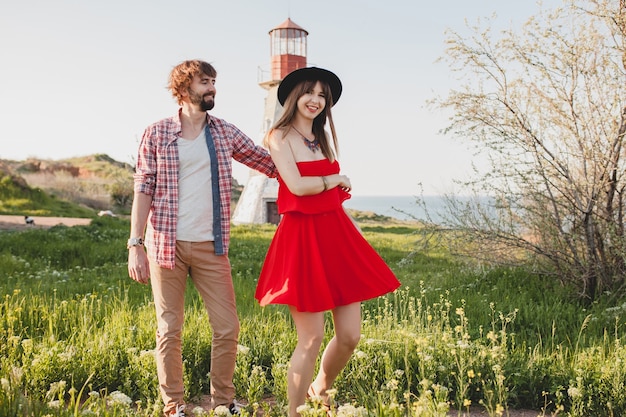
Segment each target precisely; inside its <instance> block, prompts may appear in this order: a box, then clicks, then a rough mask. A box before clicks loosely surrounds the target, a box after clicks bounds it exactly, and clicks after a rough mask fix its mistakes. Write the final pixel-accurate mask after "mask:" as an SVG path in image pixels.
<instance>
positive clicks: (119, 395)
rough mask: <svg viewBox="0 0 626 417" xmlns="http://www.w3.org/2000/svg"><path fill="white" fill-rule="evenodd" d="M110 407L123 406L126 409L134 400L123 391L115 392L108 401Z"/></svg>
mask: <svg viewBox="0 0 626 417" xmlns="http://www.w3.org/2000/svg"><path fill="white" fill-rule="evenodd" d="M107 403H108V404H109V405H123V406H126V407H130V405H131V404H132V403H133V400H131V399H130V397H129V396H128V395H126V394H124V393H123V392H121V391H113V392H112V393H111V394H109V399H108V401H107Z"/></svg>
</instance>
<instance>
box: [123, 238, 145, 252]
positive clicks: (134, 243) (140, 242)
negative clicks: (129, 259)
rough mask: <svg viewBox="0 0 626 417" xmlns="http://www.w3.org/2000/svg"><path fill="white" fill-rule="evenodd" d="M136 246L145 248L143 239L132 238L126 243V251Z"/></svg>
mask: <svg viewBox="0 0 626 417" xmlns="http://www.w3.org/2000/svg"><path fill="white" fill-rule="evenodd" d="M134 246H143V239H142V238H140V237H131V238H130V239H128V242H126V249H130V248H132V247H134Z"/></svg>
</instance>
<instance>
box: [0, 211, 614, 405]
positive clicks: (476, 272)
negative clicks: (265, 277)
mask: <svg viewBox="0 0 626 417" xmlns="http://www.w3.org/2000/svg"><path fill="white" fill-rule="evenodd" d="M128 227H129V224H128V222H127V221H126V220H122V219H119V218H97V219H94V221H93V222H92V224H91V225H89V226H77V227H73V228H68V227H63V226H56V227H54V228H51V229H48V230H41V229H37V230H32V229H31V230H27V231H22V232H0V296H1V298H0V381H2V385H1V388H0V417H3V416H40V415H51V416H69V415H79V414H85V413H86V414H89V413H93V414H92V415H105V416H113V415H115V416H122V415H132V416H153V415H154V416H156V415H159V411H160V407H161V404H160V399H159V396H158V390H157V381H156V370H155V365H154V358H153V355H152V349H153V348H154V328H155V319H154V311H153V309H154V308H153V306H152V302H151V293H150V288H149V287H147V286H143V285H140V284H137V283H135V282H133V281H132V280H130V279H129V278H128V276H127V270H126V257H127V251H126V249H125V241H126V239H127V236H128ZM361 227H362V230H363V233H364V235H365V237H366V238H367V239H368V241H369V242H370V243H371V244H372V245H373V246H374V247H375V248H376V249H377V251H379V253H380V254H381V256H383V258H384V259H385V260H386V261H387V262H388V263H389V265H390V266H391V268H392V269H393V270H394V272H395V273H396V275H397V276H398V278H399V279H400V281H401V282H402V288H401V289H400V290H398V291H397V292H396V293H395V294H391V295H388V296H385V297H381V298H379V299H375V300H371V301H368V302H366V303H364V304H363V338H362V341H361V343H360V344H359V346H358V348H357V351H356V352H355V355H354V356H353V358H352V360H351V361H350V362H349V363H348V366H347V367H346V369H345V370H344V372H342V374H341V375H340V377H339V378H338V380H337V382H336V388H337V393H336V399H337V401H338V402H339V403H340V404H347V405H345V406H344V407H343V408H342V413H343V414H341V415H346V416H347V415H365V414H363V413H365V410H367V412H368V413H369V414H368V415H376V416H395V415H398V416H400V415H408V416H444V415H446V412H447V410H448V409H449V408H450V407H453V408H457V409H461V410H463V409H465V408H467V407H468V406H469V405H470V404H472V405H480V406H481V407H482V408H484V409H485V410H486V411H487V413H488V415H490V416H497V415H502V413H503V412H504V411H505V410H506V409H507V408H516V407H524V408H532V409H535V410H538V414H539V413H542V414H543V415H556V413H557V411H558V410H560V408H561V407H562V408H563V409H564V410H563V411H559V415H570V416H610V415H624V414H625V413H626V399H625V398H624V397H625V396H624V395H623V392H624V388H625V384H626V348H624V346H622V344H621V340H622V338H623V337H624V327H623V324H622V322H621V317H622V316H623V313H624V309H626V305H622V304H621V303H619V301H618V304H609V301H608V300H609V298H607V299H600V300H599V301H598V302H597V303H595V304H594V305H592V306H583V305H582V304H581V303H578V302H577V299H576V297H575V294H571V293H570V292H569V291H568V290H567V288H562V287H560V286H558V285H556V284H555V283H554V282H552V281H549V280H547V279H545V278H543V277H538V276H535V275H533V274H531V273H529V272H527V271H524V270H521V269H489V268H485V267H481V266H478V265H470V264H467V263H461V262H459V261H458V260H455V259H453V258H452V257H450V256H449V255H448V254H447V253H446V251H445V248H439V247H436V246H432V245H431V246H425V245H423V236H421V233H422V231H421V230H420V229H419V227H418V226H416V225H406V224H401V225H398V224H387V223H380V224H373V223H370V222H364V223H363V224H361ZM274 231H275V227H274V226H271V225H264V226H236V227H234V228H233V230H232V244H231V248H230V258H231V263H232V268H233V281H234V284H235V288H236V295H237V303H238V312H239V316H240V320H241V336H240V345H241V349H240V352H239V354H238V357H237V370H236V374H235V384H236V388H237V394H238V397H239V398H240V399H241V400H243V401H245V402H248V403H249V404H250V405H249V406H248V407H247V408H246V410H245V413H248V414H247V415H250V414H249V413H252V412H253V410H254V409H255V407H256V408H263V409H265V411H266V415H277V416H278V415H284V414H283V410H282V408H281V407H282V406H284V405H285V404H286V382H285V375H286V367H287V364H288V361H289V357H290V355H291V352H292V350H293V347H294V345H295V342H296V335H295V331H294V328H293V325H292V323H291V318H290V316H289V314H288V311H287V310H286V308H284V307H283V306H269V307H265V308H261V307H259V306H258V304H257V303H256V301H255V300H254V298H253V294H254V290H255V287H256V279H257V277H258V275H259V272H260V269H261V266H262V264H263V259H264V256H265V252H266V250H267V247H268V246H269V243H270V241H271V238H272V236H273V233H274ZM186 309H187V316H186V323H185V329H184V334H183V352H184V357H185V382H186V395H187V397H188V398H189V400H190V401H192V402H193V401H196V400H197V398H199V396H201V395H206V393H207V392H208V386H209V377H208V371H209V366H210V363H209V358H210V348H211V332H210V327H209V326H208V321H207V318H206V313H205V312H204V309H203V306H202V302H201V300H200V297H199V296H198V295H197V293H196V292H195V290H194V289H193V287H192V285H191V284H190V285H189V288H188V293H187V298H186ZM331 330H332V328H331V322H330V321H329V322H328V337H330V335H331V334H332V331H331ZM270 397H271V398H273V400H274V403H273V404H274V405H273V406H270V404H269V403H268V402H267V401H266V399H267V398H270ZM128 402H130V407H129V405H128V404H127V403H128ZM255 404H256V405H255ZM316 413H319V410H316V405H315V404H310V409H307V410H304V411H303V415H316Z"/></svg>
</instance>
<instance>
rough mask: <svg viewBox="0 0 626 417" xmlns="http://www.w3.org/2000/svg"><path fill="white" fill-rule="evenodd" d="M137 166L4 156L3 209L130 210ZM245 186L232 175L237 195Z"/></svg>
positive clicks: (77, 213) (0, 177)
mask: <svg viewBox="0 0 626 417" xmlns="http://www.w3.org/2000/svg"><path fill="white" fill-rule="evenodd" d="M133 172H134V167H133V166H131V165H130V164H127V163H123V162H119V161H116V160H114V159H113V158H111V157H110V156H108V155H106V154H95V155H87V156H83V157H76V158H69V159H62V160H44V159H36V158H29V159H27V160H25V161H12V160H0V214H7V215H31V216H59V217H93V216H95V215H96V214H97V213H98V212H99V211H101V210H111V211H113V212H114V213H116V214H128V213H129V212H130V206H131V204H132V195H133ZM242 188H243V187H242V186H241V185H239V184H238V183H237V181H236V180H235V179H234V178H233V200H234V201H237V199H238V198H239V195H240V194H241V191H242Z"/></svg>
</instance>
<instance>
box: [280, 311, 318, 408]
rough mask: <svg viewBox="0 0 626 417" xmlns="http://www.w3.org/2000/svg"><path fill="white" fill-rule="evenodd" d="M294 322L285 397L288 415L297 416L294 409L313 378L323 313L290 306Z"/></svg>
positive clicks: (304, 394)
mask: <svg viewBox="0 0 626 417" xmlns="http://www.w3.org/2000/svg"><path fill="white" fill-rule="evenodd" d="M290 311H291V316H292V317H293V321H294V323H295V324H296V331H297V333H298V343H297V344H296V348H295V350H294V351H293V355H292V356H291V361H290V362H289V370H288V371H287V398H288V401H289V416H290V417H297V416H299V414H298V413H297V411H296V409H297V408H298V407H299V406H301V405H303V404H304V402H305V397H306V392H307V390H308V388H309V384H310V382H311V380H312V379H313V372H314V371H315V361H316V360H317V355H318V353H319V351H320V346H321V345H322V340H323V339H324V313H323V312H320V313H303V312H299V311H297V310H296V309H295V308H294V307H290Z"/></svg>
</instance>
